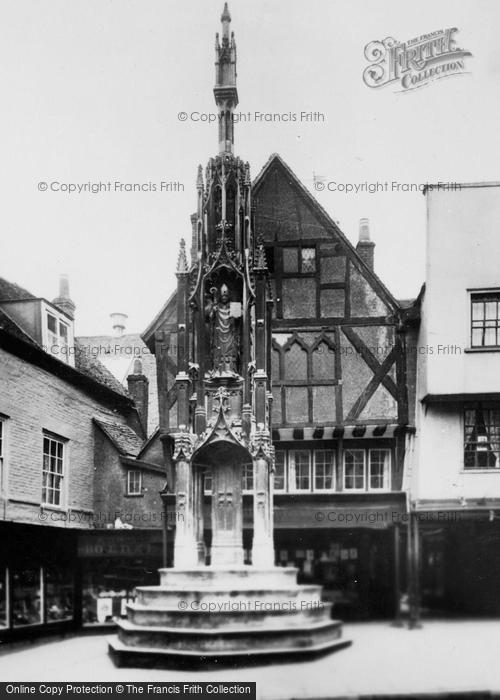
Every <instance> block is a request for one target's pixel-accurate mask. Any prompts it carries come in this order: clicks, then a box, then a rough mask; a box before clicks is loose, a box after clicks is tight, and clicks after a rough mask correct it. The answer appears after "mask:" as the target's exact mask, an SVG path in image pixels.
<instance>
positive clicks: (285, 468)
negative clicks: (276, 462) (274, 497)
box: [273, 450, 288, 493]
mask: <svg viewBox="0 0 500 700" xmlns="http://www.w3.org/2000/svg"><path fill="white" fill-rule="evenodd" d="M279 453H280V454H282V455H283V488H282V489H278V488H276V480H275V474H273V491H274V493H287V491H288V488H287V487H288V478H287V477H288V459H287V457H288V453H287V450H276V452H275V459H276V456H277V455H278V454H279Z"/></svg>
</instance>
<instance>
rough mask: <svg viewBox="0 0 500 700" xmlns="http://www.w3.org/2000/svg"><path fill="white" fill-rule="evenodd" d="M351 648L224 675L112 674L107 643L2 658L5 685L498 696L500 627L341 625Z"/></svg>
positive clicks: (93, 639) (38, 648)
mask: <svg viewBox="0 0 500 700" xmlns="http://www.w3.org/2000/svg"><path fill="white" fill-rule="evenodd" d="M344 636H345V637H346V638H348V639H352V641H353V645H352V646H351V647H350V648H348V649H344V650H343V651H339V652H337V653H336V654H333V655H331V656H327V657H323V658H321V659H318V660H316V661H312V662H297V663H293V664H292V663H289V664H279V665H273V666H261V667H257V668H246V669H240V670H226V671H221V670H217V671H197V672H188V671H165V670H141V669H132V668H115V666H114V665H113V663H112V661H111V659H110V658H109V657H108V655H107V643H106V637H105V636H102V635H83V636H78V637H73V638H70V639H65V640H57V641H50V642H46V643H43V644H36V645H32V646H29V647H24V648H20V649H15V650H13V651H12V652H7V653H3V654H2V655H0V679H1V680H2V681H121V682H123V681H125V682H127V681H129V682H133V681H138V682H139V681H140V682H144V681H179V682H180V681H182V682H193V681H196V680H198V681H256V682H257V697H258V698H260V699H261V700H264V699H265V700H271V699H272V700H274V699H278V698H279V699H280V700H285V699H289V698H301V699H302V698H317V699H318V698H340V697H342V698H346V697H359V696H362V695H371V696H373V695H384V696H390V695H398V696H400V695H402V694H409V693H412V694H421V693H439V692H446V693H450V692H462V693H464V692H469V693H470V692H474V691H476V692H478V691H490V692H491V691H496V692H498V693H500V621H498V620H496V621H471V622H468V621H445V622H439V621H432V622H426V623H425V624H424V626H423V628H422V629H420V630H412V631H409V630H408V629H406V628H394V627H391V626H390V625H389V624H385V623H371V624H350V625H348V624H346V625H345V627H344Z"/></svg>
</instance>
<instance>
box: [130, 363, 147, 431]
mask: <svg viewBox="0 0 500 700" xmlns="http://www.w3.org/2000/svg"><path fill="white" fill-rule="evenodd" d="M127 386H128V392H129V394H130V396H131V397H132V398H133V399H134V403H135V407H136V408H137V412H138V414H139V418H140V421H141V426H142V429H143V431H144V435H145V436H146V437H147V435H148V409H149V380H148V378H147V377H146V375H145V374H143V373H142V361H141V360H140V359H139V358H137V359H136V360H134V369H133V374H129V375H128V377H127Z"/></svg>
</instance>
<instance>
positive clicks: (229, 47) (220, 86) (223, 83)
mask: <svg viewBox="0 0 500 700" xmlns="http://www.w3.org/2000/svg"><path fill="white" fill-rule="evenodd" d="M221 22H222V38H221V42H219V36H218V35H216V39H215V87H214V96H215V102H216V104H217V107H218V109H219V153H220V154H222V153H232V152H233V145H234V119H233V112H234V110H235V108H236V106H237V104H238V90H237V89H236V44H235V41H234V34H233V33H232V32H231V33H230V24H231V15H230V14H229V9H228V7H227V2H226V4H225V5H224V10H223V12H222V16H221Z"/></svg>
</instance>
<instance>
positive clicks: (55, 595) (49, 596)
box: [45, 567, 73, 622]
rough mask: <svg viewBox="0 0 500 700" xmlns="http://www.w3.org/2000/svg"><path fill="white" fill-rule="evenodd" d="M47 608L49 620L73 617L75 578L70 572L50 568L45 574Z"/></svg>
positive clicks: (57, 620) (55, 620) (54, 620)
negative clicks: (73, 578)
mask: <svg viewBox="0 0 500 700" xmlns="http://www.w3.org/2000/svg"><path fill="white" fill-rule="evenodd" d="M45 610H46V619H47V622H59V621H61V620H71V619H72V617H73V580H72V576H71V574H70V572H68V571H63V570H61V569H59V568H56V567H53V568H48V569H47V571H46V575H45Z"/></svg>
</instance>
